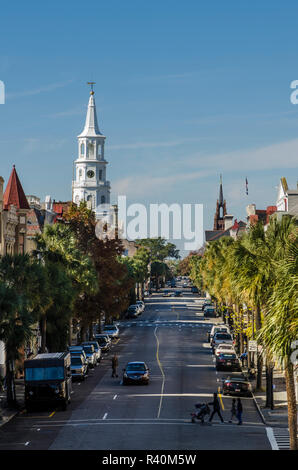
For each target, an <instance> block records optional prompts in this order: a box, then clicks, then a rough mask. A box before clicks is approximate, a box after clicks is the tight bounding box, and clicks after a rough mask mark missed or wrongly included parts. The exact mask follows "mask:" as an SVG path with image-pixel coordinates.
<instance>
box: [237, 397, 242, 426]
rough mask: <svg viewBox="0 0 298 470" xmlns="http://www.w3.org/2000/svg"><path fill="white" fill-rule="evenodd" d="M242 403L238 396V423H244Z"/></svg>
mask: <svg viewBox="0 0 298 470" xmlns="http://www.w3.org/2000/svg"><path fill="white" fill-rule="evenodd" d="M242 411H243V408H242V403H241V400H240V398H237V418H238V421H239V422H238V423H237V424H242Z"/></svg>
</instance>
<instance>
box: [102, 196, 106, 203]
mask: <svg viewBox="0 0 298 470" xmlns="http://www.w3.org/2000/svg"><path fill="white" fill-rule="evenodd" d="M105 202H106V198H105V197H104V196H101V204H105Z"/></svg>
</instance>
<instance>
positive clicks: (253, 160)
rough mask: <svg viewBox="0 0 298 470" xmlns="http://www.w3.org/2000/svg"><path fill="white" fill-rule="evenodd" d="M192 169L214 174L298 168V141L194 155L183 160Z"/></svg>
mask: <svg viewBox="0 0 298 470" xmlns="http://www.w3.org/2000/svg"><path fill="white" fill-rule="evenodd" d="M184 164H188V165H189V166H190V167H193V168H197V167H200V168H208V169H209V170H210V171H211V170H213V171H215V172H216V173H218V172H220V171H223V170H228V171H240V170H245V171H260V170H267V171H270V170H272V169H274V168H275V169H278V168H281V169H283V168H297V167H298V139H294V140H289V141H286V142H280V143H277V144H272V145H267V146H265V147H259V148H255V149H241V150H237V151H233V152H225V153H217V154H210V155H208V154H204V155H202V154H196V155H192V156H191V157H189V158H185V159H184Z"/></svg>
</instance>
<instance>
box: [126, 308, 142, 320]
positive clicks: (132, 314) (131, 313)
mask: <svg viewBox="0 0 298 470" xmlns="http://www.w3.org/2000/svg"><path fill="white" fill-rule="evenodd" d="M138 315H139V313H138V309H137V307H136V306H135V305H130V306H129V307H128V309H127V313H126V318H137V317H138Z"/></svg>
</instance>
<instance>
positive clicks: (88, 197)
mask: <svg viewBox="0 0 298 470" xmlns="http://www.w3.org/2000/svg"><path fill="white" fill-rule="evenodd" d="M92 205H93V204H92V196H87V207H88V209H92Z"/></svg>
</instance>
